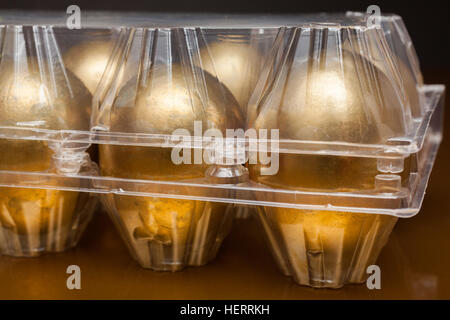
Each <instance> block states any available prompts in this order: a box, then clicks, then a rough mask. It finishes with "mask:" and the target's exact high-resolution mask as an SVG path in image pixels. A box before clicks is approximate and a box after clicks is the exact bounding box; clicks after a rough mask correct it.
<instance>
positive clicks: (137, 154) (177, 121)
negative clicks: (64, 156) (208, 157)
mask: <svg viewBox="0 0 450 320" xmlns="http://www.w3.org/2000/svg"><path fill="white" fill-rule="evenodd" d="M197 71H198V70H197ZM204 79H205V84H206V92H207V97H208V100H207V101H204V100H203V98H202V97H201V96H200V95H199V93H198V91H191V90H190V89H189V88H188V87H187V83H186V79H185V75H184V74H183V72H182V69H181V67H180V66H178V65H173V66H172V68H171V70H170V71H168V70H167V69H163V68H155V69H153V70H152V71H151V72H150V73H149V79H148V81H147V84H148V85H147V86H146V87H144V88H138V89H136V87H135V84H136V82H137V81H136V79H133V80H130V81H129V82H128V83H127V84H126V85H125V86H124V87H123V88H122V89H121V90H120V92H119V95H118V97H117V99H116V101H115V104H114V105H113V106H112V108H111V118H110V119H111V122H110V131H111V132H128V133H130V132H133V133H135V132H136V133H155V134H156V133H159V134H171V133H172V132H173V131H174V130H175V129H179V128H183V129H186V130H188V131H189V132H190V133H191V134H193V132H194V121H200V122H201V123H202V125H203V130H206V129H207V128H217V129H219V130H221V131H222V132H225V129H226V128H230V129H233V128H239V127H242V123H243V120H242V116H241V113H240V110H239V106H238V104H237V102H236V100H235V99H234V97H233V96H232V94H231V93H230V92H229V91H228V90H227V89H226V88H225V87H224V86H223V85H222V84H221V83H220V82H218V81H217V79H216V78H214V77H212V76H211V75H210V74H208V73H207V72H205V73H204ZM136 94H137V96H136ZM171 151H172V149H171V148H161V147H137V146H136V147H135V146H118V145H116V146H115V145H100V165H101V171H102V174H103V175H105V176H114V177H121V178H133V179H149V180H165V181H167V180H169V181H170V180H172V181H179V180H186V179H195V178H202V177H204V175H205V170H206V168H207V165H206V164H205V163H204V162H203V163H202V164H179V165H176V164H174V162H173V161H172V158H171ZM192 163H193V162H192ZM142 191H146V190H145V187H143V189H142ZM153 191H154V190H153ZM158 192H160V193H164V192H165V191H164V187H161V190H158ZM109 201H111V204H112V206H114V207H115V208H116V210H117V211H118V214H119V215H120V222H119V223H121V224H123V225H125V228H124V229H126V232H127V238H128V239H129V242H130V245H131V247H132V248H133V250H134V254H135V256H137V259H138V260H139V262H140V263H141V264H142V265H143V266H144V267H149V268H152V269H157V270H172V271H174V270H179V269H181V268H182V267H183V264H184V263H186V259H187V260H188V261H191V262H192V263H193V264H194V265H198V264H204V263H205V262H206V260H207V258H208V250H207V248H208V247H212V246H214V244H215V241H216V240H214V239H215V236H214V237H211V231H210V230H214V229H216V227H217V226H219V225H221V222H222V221H223V219H224V216H223V215H222V214H219V213H217V214H215V213H214V212H212V209H211V208H212V206H211V205H210V204H209V203H207V202H204V201H194V200H180V199H166V198H163V197H162V198H156V197H133V196H114V199H112V200H111V199H110V200H109ZM223 206H224V207H226V205H223ZM217 210H218V209H215V211H217ZM219 211H220V210H219ZM202 234H206V235H207V236H202ZM142 241H143V242H142ZM192 241H193V242H195V243H196V245H189V244H188V243H189V242H192ZM206 242H208V243H206ZM143 243H144V245H143ZM149 248H150V249H149ZM162 248H165V249H162ZM167 252H169V253H167ZM187 252H188V253H187ZM148 255H150V256H151V257H149V256H148ZM167 255H169V256H167ZM186 255H189V257H187V256H186Z"/></svg>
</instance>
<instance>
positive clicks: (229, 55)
mask: <svg viewBox="0 0 450 320" xmlns="http://www.w3.org/2000/svg"><path fill="white" fill-rule="evenodd" d="M200 54H201V57H202V66H203V68H204V69H205V70H206V71H208V72H209V73H211V74H213V75H216V76H217V78H218V79H219V80H220V81H221V82H222V83H223V84H224V85H225V86H226V87H227V88H228V89H229V90H230V91H231V93H232V94H233V95H234V97H235V98H236V100H237V101H238V103H239V106H240V108H241V110H242V113H243V114H244V115H246V113H247V111H246V110H247V104H248V100H249V99H250V96H251V94H252V91H253V89H254V86H255V84H256V81H258V73H259V68H260V65H261V60H262V57H261V55H260V54H259V52H258V50H257V49H255V48H253V47H252V46H250V45H249V44H248V43H245V42H238V41H234V42H233V41H231V40H229V41H222V42H214V43H212V44H211V45H208V46H205V47H204V48H203V49H202V50H201V53H200Z"/></svg>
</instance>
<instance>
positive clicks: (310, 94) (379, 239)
mask: <svg viewBox="0 0 450 320" xmlns="http://www.w3.org/2000/svg"><path fill="white" fill-rule="evenodd" d="M324 65H325V66H327V67H326V68H325V67H323V68H319V67H318V66H317V68H316V69H315V68H314V67H308V64H307V62H305V63H297V64H294V65H293V66H292V70H291V72H290V73H289V75H288V76H287V78H286V81H285V82H283V81H280V82H278V84H275V86H274V88H273V91H274V92H273V93H269V94H268V95H267V96H265V97H264V99H263V100H262V103H261V105H259V106H257V108H253V109H252V110H251V111H252V112H253V115H252V117H251V118H250V121H251V122H250V125H251V126H253V127H255V128H257V129H264V128H267V129H279V133H280V138H282V139H292V140H306V141H320V142H348V143H367V144H375V143H385V142H386V141H387V139H389V138H391V137H395V136H398V135H400V136H401V135H403V134H404V133H405V132H406V131H407V127H406V124H405V122H404V118H403V114H402V113H401V111H402V109H401V106H400V105H399V104H400V103H401V102H402V101H401V100H399V98H398V96H397V95H396V92H395V90H394V88H393V87H392V85H391V83H390V82H389V81H388V78H387V76H386V75H385V74H384V73H383V72H381V70H379V69H378V68H377V67H376V66H375V65H374V64H370V62H368V61H367V60H365V59H364V58H362V57H357V56H356V57H355V58H351V57H349V56H347V55H344V56H343V57H342V64H341V63H334V64H333V63H332V61H327V64H324ZM333 65H335V66H336V67H335V68H333V67H332V66H333ZM362 65H364V68H366V69H365V70H370V71H371V73H370V77H371V78H365V77H364V76H363V73H361V71H358V70H361V67H362ZM378 89H379V90H378ZM279 92H282V94H279ZM252 119H253V121H252ZM279 157H280V158H279V170H278V172H277V173H276V174H275V175H261V171H260V168H261V165H250V166H249V169H250V177H251V179H252V180H254V181H257V182H259V183H261V184H264V185H266V186H269V187H273V188H282V189H294V190H295V189H299V190H308V189H309V190H311V189H312V190H321V191H322V190H326V191H330V190H331V191H341V192H344V191H355V190H361V189H373V188H374V182H375V176H376V175H377V174H378V169H377V160H376V159H371V158H361V157H349V156H330V155H315V154H310V155H308V154H280V155H279ZM324 196H325V195H324ZM261 200H262V199H261ZM274 200H275V201H278V200H280V199H277V194H274ZM259 217H260V219H263V222H264V223H263V225H265V226H266V228H265V231H266V233H267V234H268V235H269V237H268V238H269V241H270V242H271V245H272V249H273V251H274V252H275V256H276V257H278V258H277V259H279V260H281V261H280V265H281V266H282V268H284V269H285V272H287V273H289V274H290V275H292V276H293V277H294V279H295V280H296V281H297V282H298V283H300V284H306V285H309V286H314V287H339V286H342V285H343V284H344V283H346V282H361V281H362V280H363V279H364V276H365V275H366V274H365V268H366V267H367V265H368V264H371V263H374V261H375V259H376V258H377V256H378V254H379V251H380V250H381V248H382V247H383V245H384V244H385V242H386V241H387V237H388V236H389V233H390V231H391V230H392V228H393V226H394V224H395V222H396V220H397V219H396V218H395V217H390V216H382V215H371V214H359V213H353V212H333V211H321V210H299V209H288V208H270V207H264V208H261V209H260V215H259Z"/></svg>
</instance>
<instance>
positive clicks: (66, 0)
mask: <svg viewBox="0 0 450 320" xmlns="http://www.w3.org/2000/svg"><path fill="white" fill-rule="evenodd" d="M1 2H2V3H0V9H30V10H33V9H34V10H61V11H65V9H66V8H67V6H68V5H70V4H76V5H78V6H80V8H81V10H115V11H153V12H216V13H217V12H224V13H231V12H242V13H259V12H261V13H296V12H299V13H302V12H303V13H307V12H344V11H348V10H351V11H365V10H366V8H367V7H368V6H369V5H370V4H376V5H378V6H379V7H380V8H381V11H382V12H390V13H397V14H399V15H401V16H402V17H403V19H404V21H405V24H406V26H407V28H408V31H409V33H410V35H411V38H412V39H413V42H414V45H415V47H416V50H417V53H418V55H419V59H420V62H421V66H422V69H426V70H430V69H431V70H434V69H441V68H445V69H450V44H449V41H450V36H449V33H450V1H449V0H445V1H444V0H440V1H438V0H425V1H424V0H422V1H417V0H416V1H414V0H412V1H386V0H359V1H358V0H309V1H308V0H259V1H255V0H221V1H211V0H28V1H26V0H2V1H1Z"/></svg>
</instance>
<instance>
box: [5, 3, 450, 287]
mask: <svg viewBox="0 0 450 320" xmlns="http://www.w3.org/2000/svg"><path fill="white" fill-rule="evenodd" d="M0 17H2V21H3V22H2V23H4V24H5V26H0V42H1V44H2V46H1V48H2V50H3V53H2V55H1V56H0V69H1V70H11V71H7V72H6V71H5V72H2V73H0V88H2V89H0V92H2V94H1V96H0V108H1V109H2V114H3V115H4V116H2V118H1V123H0V138H1V139H2V140H4V141H5V143H6V144H10V145H13V144H14V143H16V142H17V143H20V144H23V146H20V147H18V148H19V149H20V150H21V152H25V153H24V155H23V159H22V160H20V161H12V163H11V164H9V161H10V160H11V158H10V157H8V156H6V157H5V158H4V159H2V158H0V159H2V164H0V165H3V163H4V164H5V165H4V166H3V167H2V172H1V174H0V186H2V187H8V188H10V189H11V190H24V189H22V188H30V189H32V188H35V189H36V190H41V189H42V190H52V192H55V193H58V192H59V193H60V195H59V197H61V199H65V201H62V202H63V203H64V202H66V203H67V204H66V206H67V208H69V207H71V206H73V205H72V202H74V201H75V200H73V201H72V200H71V198H70V196H68V195H66V192H69V193H68V194H72V193H70V192H73V194H79V195H82V194H83V195H92V194H98V195H99V196H100V198H101V199H102V203H103V204H104V206H105V208H106V209H107V211H108V212H109V214H110V216H111V218H112V220H113V221H114V223H115V225H116V226H117V228H118V230H119V233H120V234H121V236H122V237H123V239H124V241H125V242H126V244H127V246H128V248H129V250H130V252H131V254H132V256H133V257H134V258H135V259H136V260H137V261H138V262H139V263H140V264H141V265H142V266H143V267H146V268H150V269H153V270H158V271H177V270H180V269H182V268H183V267H185V266H198V265H203V264H205V263H207V262H208V261H209V260H211V259H213V258H214V256H215V255H216V253H217V252H218V249H219V247H220V245H221V243H222V241H223V240H224V238H225V237H226V235H227V234H228V232H229V230H230V226H231V223H232V220H233V217H234V216H235V215H236V213H237V214H238V215H245V214H243V213H242V212H244V213H245V211H246V210H247V209H249V208H256V209H257V210H255V213H254V215H255V216H256V217H257V219H258V220H259V223H260V225H261V226H262V228H261V231H262V234H264V235H265V237H266V238H267V240H268V244H269V247H270V249H271V251H272V253H273V254H274V257H275V259H276V261H277V263H278V265H279V266H280V268H281V270H282V271H283V273H284V274H286V275H290V276H292V277H293V279H294V280H295V281H296V282H298V283H300V284H303V285H308V286H313V287H333V288H337V287H341V286H342V285H344V284H345V283H359V282H362V281H364V279H365V276H366V272H365V270H366V268H367V266H368V265H370V264H373V263H375V262H376V259H377V257H378V254H379V252H380V250H381V248H382V247H383V245H384V244H385V243H386V242H387V240H388V237H389V234H390V232H391V230H392V228H393V227H394V225H395V223H396V221H397V220H398V218H399V217H412V216H414V215H415V214H417V213H418V211H419V210H420V207H421V203H422V200H423V197H424V192H425V188H426V185H427V182H428V178H429V176H430V172H431V169H432V166H433V163H434V159H435V157H436V153H437V149H438V147H439V144H440V141H441V139H442V119H443V117H442V113H443V94H444V89H445V88H444V86H442V85H425V84H424V83H423V80H422V76H421V73H420V68H419V64H418V60H417V57H416V54H415V52H414V48H413V46H412V44H411V40H410V38H409V36H408V34H407V32H406V28H405V27H404V25H403V22H402V20H401V18H400V17H398V16H395V15H386V16H382V17H381V20H380V25H379V26H377V25H368V22H367V17H366V16H365V15H363V14H360V13H347V14H335V15H334V14H333V15H332V14H329V15H324V14H320V15H286V16H256V15H255V16H227V17H220V16H216V15H164V14H156V15H146V14H117V13H95V12H94V13H90V12H88V13H86V14H85V15H84V16H83V17H84V18H83V21H84V22H83V25H82V29H80V30H68V29H67V28H66V27H65V25H64V23H65V20H64V17H63V16H60V15H58V14H56V13H53V14H49V13H42V14H36V17H35V18H33V19H34V20H33V19H31V20H29V21H35V23H32V24H31V25H30V23H29V22H27V21H26V19H29V17H28V16H27V15H23V14H22V15H21V14H20V13H17V12H16V13H14V12H9V13H2V14H0ZM2 68H3V69H2ZM8 74H12V76H11V77H12V79H13V80H8V79H9V78H8ZM28 74H33V75H34V74H36V75H38V76H36V77H35V78H36V79H37V80H36V81H35V82H36V84H33V83H31V84H30V85H23V84H22V85H21V86H22V87H20V88H19V89H17V90H15V91H14V90H12V89H10V88H14V85H16V83H17V81H16V80H14V79H20V77H23V75H28ZM30 77H31V76H30ZM31 78H32V79H34V78H33V77H31ZM10 83H12V84H14V85H10ZM20 83H23V82H20ZM2 90H3V91H2ZM27 90H30V92H32V94H28V93H27ZM14 94H16V95H14ZM17 97H19V99H22V100H23V101H24V102H23V103H21V104H19V106H20V105H22V106H23V110H24V111H20V112H16V111H17V110H18V109H17V108H15V107H11V106H12V105H13V103H12V101H13V100H12V99H18V98H17ZM30 97H31V99H30ZM83 97H86V98H83ZM84 99H86V101H89V103H84V102H83V101H85V100H84ZM33 101H40V102H39V103H34V104H33ZM41 110H43V112H41ZM44 111H45V112H44ZM85 119H90V120H87V121H86V120H85ZM7 148H11V147H10V146H9V145H8V146H7ZM45 148H47V149H48V150H51V152H47V151H42V150H47V149H45ZM97 148H98V150H97ZM33 149H36V150H38V151H39V150H41V151H39V152H41V153H42V154H39V153H37V151H31V150H33ZM97 151H98V164H99V167H100V171H99V174H97V172H96V170H95V166H96V165H95V164H94V163H93V162H92V161H91V160H88V159H87V156H86V155H87V154H88V153H90V154H91V155H92V158H93V159H94V161H97ZM26 152H29V153H33V154H35V155H36V156H39V157H40V159H41V158H42V159H44V160H42V162H43V163H45V164H46V165H43V166H38V167H36V168H34V167H33V168H31V167H32V166H31V167H30V169H29V170H27V169H24V168H22V167H21V166H22V162H23V166H26V165H27V163H28V162H27V161H28V160H29V158H28V155H27V154H26ZM50 159H54V160H53V161H50ZM80 159H84V160H83V161H81V160H80ZM40 161H41V160H40ZM45 161H47V162H45ZM80 161H81V162H82V163H83V165H81V164H80V163H81V162H80ZM33 163H34V162H33ZM36 163H38V162H36ZM16 164H17V165H18V166H15V165H16ZM86 166H88V167H89V166H90V168H91V169H90V170H87V169H86ZM49 176H51V177H54V178H44V177H49ZM16 188H20V189H16ZM5 194H6V193H5ZM9 197H11V196H9ZM79 197H80V196H78V198H79ZM42 201H44V202H45V201H46V200H42ZM25 202H26V201H25ZM47 202H49V201H47ZM46 206H47V207H52V208H53V207H54V206H55V205H54V204H53V203H51V202H50V203H49V204H46ZM47 207H46V208H47ZM63 207H64V206H63ZM46 210H47V209H46ZM62 210H63V211H65V210H66V209H65V207H64V208H63V209H62ZM67 210H68V211H72V210H69V209H67ZM75 211H77V210H75ZM82 211H83V210H80V212H82ZM30 212H31V210H30ZM30 216H32V215H31V214H30ZM69 216H70V215H69ZM50 220H51V219H50ZM63 220H64V219H63ZM45 223H47V222H45ZM75 229H77V228H76V227H75ZM79 229H82V228H79ZM27 230H28V229H27ZM15 234H18V232H15ZM77 234H78V233H77ZM4 236H7V237H8V239H12V238H13V237H11V235H8V234H6V235H4ZM8 241H12V240H8ZM67 242H70V241H67ZM6 243H8V242H6ZM70 243H72V242H70ZM72 244H73V243H72ZM53 248H54V246H49V250H53ZM61 248H62V247H61ZM4 251H5V250H4ZM6 252H7V253H8V251H7V250H6Z"/></svg>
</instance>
